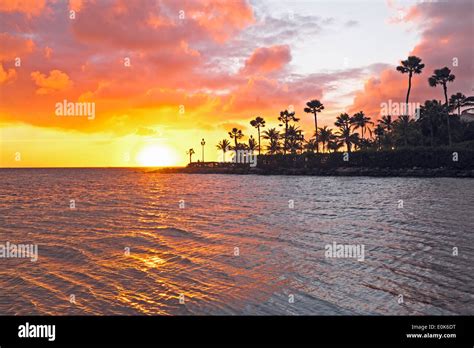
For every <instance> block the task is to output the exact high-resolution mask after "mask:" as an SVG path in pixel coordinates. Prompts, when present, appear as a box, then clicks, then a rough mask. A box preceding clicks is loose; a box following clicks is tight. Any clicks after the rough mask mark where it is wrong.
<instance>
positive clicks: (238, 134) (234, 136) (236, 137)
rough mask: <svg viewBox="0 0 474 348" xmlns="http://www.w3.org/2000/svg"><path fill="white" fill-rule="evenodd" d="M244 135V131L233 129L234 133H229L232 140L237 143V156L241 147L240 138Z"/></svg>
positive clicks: (235, 147) (235, 148)
mask: <svg viewBox="0 0 474 348" xmlns="http://www.w3.org/2000/svg"><path fill="white" fill-rule="evenodd" d="M243 136H244V135H243V133H242V131H241V130H240V129H237V128H232V131H230V132H229V137H230V138H231V139H234V142H235V146H234V150H235V155H236V156H237V151H238V149H239V145H238V140H239V139H240V138H242V137H243Z"/></svg>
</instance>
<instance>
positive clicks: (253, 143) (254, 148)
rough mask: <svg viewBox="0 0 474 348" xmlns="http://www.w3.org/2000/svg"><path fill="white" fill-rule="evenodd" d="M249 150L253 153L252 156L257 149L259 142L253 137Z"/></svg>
mask: <svg viewBox="0 0 474 348" xmlns="http://www.w3.org/2000/svg"><path fill="white" fill-rule="evenodd" d="M248 148H249V150H250V151H251V152H252V155H253V152H254V151H255V150H256V149H257V141H256V140H255V139H254V137H253V136H252V135H251V136H250V138H249V145H248Z"/></svg>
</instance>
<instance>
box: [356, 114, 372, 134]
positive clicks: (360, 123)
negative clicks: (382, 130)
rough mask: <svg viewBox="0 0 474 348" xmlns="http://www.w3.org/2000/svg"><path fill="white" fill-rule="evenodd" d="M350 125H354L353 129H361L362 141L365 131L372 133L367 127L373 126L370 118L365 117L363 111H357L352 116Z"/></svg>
mask: <svg viewBox="0 0 474 348" xmlns="http://www.w3.org/2000/svg"><path fill="white" fill-rule="evenodd" d="M352 124H353V125H354V129H358V128H360V129H361V131H362V139H364V134H365V130H369V132H372V131H371V130H370V128H369V127H368V125H374V123H373V122H372V121H371V120H370V117H367V116H365V114H364V112H363V111H359V112H358V113H356V114H354V116H352Z"/></svg>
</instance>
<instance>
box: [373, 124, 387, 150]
mask: <svg viewBox="0 0 474 348" xmlns="http://www.w3.org/2000/svg"><path fill="white" fill-rule="evenodd" d="M374 134H375V142H376V144H378V148H379V149H381V148H382V140H383V138H384V136H385V128H384V127H383V126H382V124H381V123H380V122H379V124H378V125H377V126H376V127H375V129H374Z"/></svg>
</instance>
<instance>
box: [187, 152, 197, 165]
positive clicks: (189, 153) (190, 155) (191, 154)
mask: <svg viewBox="0 0 474 348" xmlns="http://www.w3.org/2000/svg"><path fill="white" fill-rule="evenodd" d="M195 153H196V152H195V151H194V149H192V148H191V149H189V150H188V151H186V154H187V155H189V163H191V162H192V157H193V155H194V154H195Z"/></svg>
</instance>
